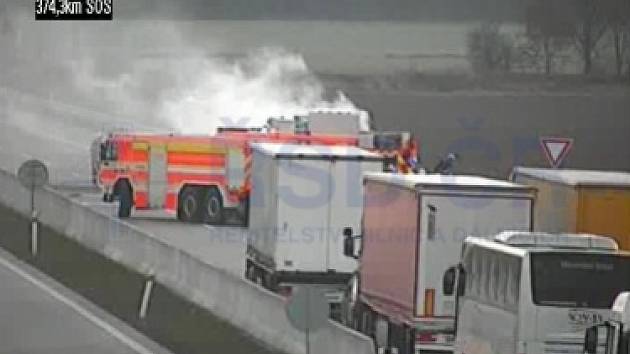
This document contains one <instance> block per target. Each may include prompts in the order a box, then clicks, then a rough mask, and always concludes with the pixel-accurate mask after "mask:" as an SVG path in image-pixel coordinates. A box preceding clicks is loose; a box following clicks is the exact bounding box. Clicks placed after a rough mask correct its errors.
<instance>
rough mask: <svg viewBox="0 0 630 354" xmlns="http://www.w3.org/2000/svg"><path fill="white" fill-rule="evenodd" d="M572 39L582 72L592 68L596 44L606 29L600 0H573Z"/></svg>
mask: <svg viewBox="0 0 630 354" xmlns="http://www.w3.org/2000/svg"><path fill="white" fill-rule="evenodd" d="M573 3H574V5H575V6H574V7H573V10H574V16H575V20H574V40H575V45H576V49H577V51H578V53H580V55H581V57H582V62H583V65H584V66H583V70H582V71H583V73H584V75H589V74H590V73H591V71H592V69H593V57H594V56H595V49H596V47H597V44H598V43H599V41H600V40H601V39H602V37H603V36H604V34H605V33H606V30H607V29H608V26H607V21H606V10H605V6H602V5H603V1H602V0H574V1H573Z"/></svg>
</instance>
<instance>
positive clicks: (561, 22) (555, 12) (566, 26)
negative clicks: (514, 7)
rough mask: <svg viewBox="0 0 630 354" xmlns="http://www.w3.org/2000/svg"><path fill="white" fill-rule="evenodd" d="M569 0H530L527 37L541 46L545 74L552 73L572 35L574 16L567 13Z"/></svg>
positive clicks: (528, 4)
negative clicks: (558, 55) (556, 59)
mask: <svg viewBox="0 0 630 354" xmlns="http://www.w3.org/2000/svg"><path fill="white" fill-rule="evenodd" d="M569 6H570V4H569V3H567V1H550V0H528V2H527V37H528V39H529V41H530V43H531V45H532V46H535V47H538V48H540V50H541V52H542V56H543V60H544V68H545V74H546V75H551V73H552V70H553V63H554V60H555V57H556V55H557V54H558V52H559V51H561V50H562V49H564V47H566V42H567V38H569V37H570V36H571V35H572V28H573V27H572V18H571V16H568V14H567V8H569Z"/></svg>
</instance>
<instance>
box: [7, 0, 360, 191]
mask: <svg viewBox="0 0 630 354" xmlns="http://www.w3.org/2000/svg"><path fill="white" fill-rule="evenodd" d="M31 5H32V2H27V1H20V0H2V3H0V46H1V47H2V48H3V50H2V51H0V62H1V63H2V64H3V65H2V66H1V67H0V106H1V107H0V129H1V130H2V132H1V134H0V153H2V154H3V155H4V156H5V157H4V158H3V157H2V156H0V159H8V158H14V159H17V158H19V159H24V158H27V157H35V158H40V159H43V160H45V161H46V162H47V163H49V165H51V167H52V168H53V169H54V168H55V166H57V165H64V171H71V170H72V169H76V170H81V174H82V175H83V174H84V171H86V170H87V168H86V167H85V166H86V165H87V162H88V160H89V158H88V149H89V142H90V141H91V140H92V139H93V138H94V137H95V136H96V135H98V134H99V133H101V132H102V131H104V130H111V129H121V128H122V129H129V130H152V131H175V132H183V133H213V132H214V130H215V128H216V127H217V126H219V125H232V126H233V125H248V126H261V125H263V124H264V123H265V122H266V120H267V118H269V117H279V116H284V117H288V118H289V117H292V116H294V115H297V114H303V113H304V112H305V111H307V110H310V109H320V108H332V109H340V110H344V111H350V110H354V109H355V107H354V105H353V104H352V103H351V102H350V101H349V100H348V99H347V98H346V97H345V96H344V95H343V94H342V93H337V95H336V97H333V98H332V99H330V100H328V99H327V97H326V93H325V90H324V87H323V85H322V83H321V82H320V81H319V80H318V78H317V77H316V76H315V75H314V74H313V73H312V72H311V71H310V70H309V68H308V66H307V64H306V61H305V60H304V58H303V57H302V56H301V55H300V54H299V53H295V52H291V51H288V50H285V49H282V48H277V47H270V46H261V47H260V48H259V49H255V50H252V51H251V52H248V53H232V52H230V45H229V43H223V42H222V39H221V38H220V36H216V38H213V37H212V36H211V37H209V38H205V39H204V42H203V43H199V42H198V41H197V42H193V41H190V40H189V39H188V38H187V37H186V34H185V33H183V31H182V30H181V28H180V27H181V26H182V25H181V24H180V23H178V22H177V21H154V20H142V21H135V20H124V21H116V20H114V21H111V22H97V23H92V22H62V21H52V22H38V21H34V19H33V13H32V11H33V10H32V8H31ZM211 53H212V54H211ZM217 53H225V55H220V54H219V55H217ZM35 142H36V143H35ZM80 147H84V148H80ZM60 151H61V152H63V153H59V152H60ZM55 152H56V153H55ZM68 161H85V164H83V163H80V165H81V166H80V167H75V166H74V165H77V164H79V163H78V162H73V163H72V164H70V165H69V163H68ZM15 164H17V161H15V162H13V163H5V162H4V161H0V166H7V165H8V166H11V169H13V167H14V166H13V165H15ZM65 173H66V172H60V174H61V175H63V174H65ZM86 174H87V173H86ZM73 175H76V171H75V172H74V173H73ZM75 177H76V176H75ZM63 178H64V177H63V176H60V179H63Z"/></svg>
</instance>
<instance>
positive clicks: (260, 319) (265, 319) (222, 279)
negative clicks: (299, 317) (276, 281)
mask: <svg viewBox="0 0 630 354" xmlns="http://www.w3.org/2000/svg"><path fill="white" fill-rule="evenodd" d="M29 198H30V196H29V191H28V190H27V189H26V188H24V187H22V186H21V185H20V183H19V182H18V181H17V179H16V178H15V176H13V175H12V174H10V173H7V172H5V171H2V170H0V203H2V204H4V205H6V206H7V207H9V208H11V209H14V210H16V211H17V212H19V213H22V214H24V215H29V213H30V199H29ZM35 204H36V208H37V210H38V211H39V213H40V220H41V222H42V223H43V224H45V225H47V226H49V227H51V228H52V229H54V230H55V231H57V232H59V233H61V234H63V235H66V236H67V237H70V238H72V239H74V240H76V241H78V242H79V243H81V244H83V245H84V246H86V247H88V248H90V249H92V250H94V251H96V252H99V253H101V254H103V255H105V256H106V257H108V258H110V259H112V260H114V261H116V262H119V263H121V264H123V265H125V266H127V267H129V268H131V269H133V270H135V271H137V272H140V273H144V274H147V275H148V274H152V275H154V276H155V277H156V279H157V280H158V281H159V282H160V283H162V284H163V285H164V286H166V287H168V288H169V289H170V290H171V291H173V292H175V293H177V294H179V295H180V296H182V297H184V298H186V299H188V300H189V301H191V302H193V303H195V304H197V305H199V306H201V307H204V308H206V309H208V310H209V311H211V312H212V313H214V314H215V315H217V316H219V317H221V318H223V319H225V320H226V321H228V322H230V323H232V324H233V325H235V326H236V327H238V328H241V329H243V330H245V331H246V332H248V333H250V334H251V335H252V336H253V337H255V338H257V339H259V340H261V341H262V342H264V343H266V344H268V345H269V346H270V347H273V348H275V349H278V350H281V351H284V352H287V353H292V354H293V353H294V354H302V353H305V351H306V348H305V342H304V334H303V333H301V332H298V331H297V330H295V329H294V328H293V327H292V326H291V324H290V323H289V321H288V319H287V318H286V315H285V312H284V305H285V300H284V298H282V297H280V296H278V295H277V294H274V293H271V292H269V291H267V290H265V289H263V288H260V287H258V286H256V285H254V284H252V283H249V282H247V281H245V280H244V279H240V278H237V277H236V276H234V275H232V274H229V273H227V272H226V271H224V270H221V269H217V268H215V267H213V266H211V265H209V264H206V263H203V262H201V261H200V260H198V259H197V258H195V257H193V256H192V255H190V254H188V253H186V252H184V251H182V250H180V249H177V248H174V247H172V246H170V245H168V244H166V243H164V242H162V241H160V240H159V239H157V238H156V237H154V236H152V235H151V234H150V233H147V232H146V231H144V230H142V229H140V228H138V227H136V226H134V225H132V224H129V223H127V222H124V221H121V220H118V219H116V218H113V217H112V216H110V215H106V214H103V213H99V212H97V211H95V210H93V209H90V208H87V207H85V206H82V205H81V204H79V203H77V202H75V201H74V200H72V199H69V198H67V197H66V196H64V195H62V194H61V193H59V192H57V191H55V190H53V189H48V188H44V189H39V190H37V192H36V197H35ZM311 353H313V354H373V353H374V347H373V345H372V341H371V339H370V338H368V337H366V336H364V335H362V334H360V333H357V332H354V331H352V330H349V329H347V328H345V327H343V326H341V325H339V324H337V323H335V322H333V321H329V323H328V325H327V326H325V327H324V328H323V329H321V330H320V331H318V332H316V333H313V334H312V336H311Z"/></svg>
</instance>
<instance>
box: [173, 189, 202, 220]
mask: <svg viewBox="0 0 630 354" xmlns="http://www.w3.org/2000/svg"><path fill="white" fill-rule="evenodd" d="M199 194H200V193H199V190H198V189H197V188H194V187H186V188H184V190H183V191H182V193H181V195H180V197H179V206H178V208H177V215H178V216H179V218H180V220H182V221H187V222H199V221H200V217H199V214H200V208H199V204H200V198H199Z"/></svg>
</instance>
